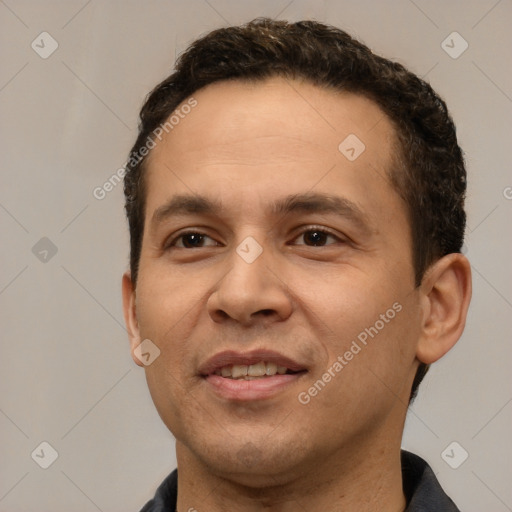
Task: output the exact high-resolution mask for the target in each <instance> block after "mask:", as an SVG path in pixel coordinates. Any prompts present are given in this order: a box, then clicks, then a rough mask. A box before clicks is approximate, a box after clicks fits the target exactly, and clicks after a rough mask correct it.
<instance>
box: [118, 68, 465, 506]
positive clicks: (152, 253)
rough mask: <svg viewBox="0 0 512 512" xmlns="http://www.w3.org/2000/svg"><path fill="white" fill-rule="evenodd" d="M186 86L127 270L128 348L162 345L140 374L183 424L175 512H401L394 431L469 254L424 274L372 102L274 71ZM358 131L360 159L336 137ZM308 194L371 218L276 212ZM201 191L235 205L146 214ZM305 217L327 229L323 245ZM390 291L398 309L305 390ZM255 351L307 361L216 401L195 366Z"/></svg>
mask: <svg viewBox="0 0 512 512" xmlns="http://www.w3.org/2000/svg"><path fill="white" fill-rule="evenodd" d="M194 98H195V99H196V100H197V103H198V104H197V106H196V107H195V108H194V109H193V110H192V111H191V112H190V113H189V114H188V115H187V116H186V117H185V118H184V119H183V120H181V121H180V123H179V124H178V125H176V126H175V127H174V129H173V130H172V131H170V132H169V134H168V135H166V136H165V137H164V139H163V140H162V141H161V142H159V143H158V145H157V146H156V147H155V148H154V149H153V150H152V152H151V154H150V157H149V160H148V162H147V163H148V167H147V175H146V180H147V181H146V183H147V203H146V219H145V230H144V238H143V244H142V253H141V259H140V268H139V275H138V281H137V285H136V288H134V286H133V283H132V282H131V279H130V274H129V273H128V272H127V273H126V274H125V275H124V276H123V299H124V313H125V320H126V325H127V328H128V331H129V335H130V343H131V350H132V357H133V359H134V361H135V362H136V363H137V364H138V365H139V366H143V365H142V363H141V362H140V360H139V359H138V358H137V357H136V355H135V354H134V351H135V349H136V348H137V346H138V345H139V344H140V342H141V341H142V340H144V339H150V340H151V341H152V342H153V343H154V344H155V345H156V346H158V348H159V349H160V351H161V353H160V356H159V357H158V358H157V359H155V360H154V362H153V363H152V364H150V365H149V366H146V367H145V372H146V377H147V382H148V386H149V389H150V392H151V395H152V398H153V400H154V403H155V405H156V407H157V410H158V412H159V414H160V416H161V418H162V420H163V421H164V423H165V424H166V425H167V427H168V428H169V429H170V430H171V431H172V433H173V434H174V436H175V437H176V454H177V461H178V471H179V488H178V510H179V511H187V510H189V509H190V508H194V509H197V510H199V511H200V510H208V511H211V512H216V511H219V512H220V511H221V510H239V511H251V512H252V511H260V510H265V511H272V512H287V511H292V510H294V511H295V510H297V509H299V510H301V509H304V510H309V511H313V512H315V511H324V512H325V511H335V510H336V511H339V510H343V511H345V512H351V511H358V512H361V511H366V510H368V511H370V510H381V511H384V512H386V511H395V512H396V511H400V510H403V509H404V508H405V498H404V496H403V493H402V478H401V467H400V441H401V437H402V431H403V426H404V421H405V415H406V412H407V405H408V398H409V393H410V389H411V386H412V381H413V378H414V374H415V372H416V368H417V366H418V364H419V362H420V361H421V362H424V363H432V362H434V361H436V360H437V359H439V358H440V357H442V356H443V355H444V354H445V353H446V352H447V351H448V350H449V349H450V348H451V347H452V346H453V345H454V344H455V343H456V341H457V340H458V339H459V337H460V335H461V333H462V331H463V328H464V323H465V318H466V312H467V309H468V304H469V300H470V295H471V276H470V266H469V263H468V261H467V259H466V258H465V257H464V256H463V255H461V254H452V255H448V256H445V257H444V258H441V259H440V260H438V261H437V262H436V263H435V264H434V265H432V266H431V267H430V269H429V270H428V272H427V273H426V275H425V277H424V279H423V282H422V284H421V286H420V287H418V288H415V287H414V269H413V266H412V246H411V228H410V225H409V221H408V217H407V212H406V208H405V205H404V203H403V201H402V200H401V198H400V196H399V195H398V193H397V192H396V190H395V189H394V188H393V187H392V186H391V185H390V182H389V179H388V178H387V172H388V170H389V169H390V168H391V166H392V165H393V154H394V153H393V152H394V149H393V148H394V146H393V144H394V141H395V133H394V128H393V126H392V124H391V122H390V121H389V120H388V119H387V118H386V116H385V115H384V114H383V112H382V111H381V110H380V109H379V107H378V106H377V105H375V104H374V103H373V102H372V101H370V100H368V99H365V98H363V97H360V96H358V95H354V94H348V93H343V94H342V93H339V92H333V91H328V90H325V89H323V88H319V87H317V86H314V85H311V84H308V83H304V82H299V81H290V80H284V79H281V78H272V79H268V80H266V81H264V82H258V83H252V84H249V83H242V82H238V81H234V82H221V83H216V84H212V85H210V86H208V87H206V88H204V89H202V90H200V91H198V92H196V93H195V94H194ZM349 134H356V135H357V137H358V138H359V139H360V140H362V141H363V143H364V144H365V147H366V149H365V151H364V152H363V153H362V154H361V155H360V156H359V157H358V158H357V159H356V160H354V161H352V162H351V161H349V160H348V159H347V158H346V157H345V156H344V155H343V154H342V153H341V152H340V151H339V150H338V145H339V144H340V142H341V141H343V140H344V139H345V137H347V135H349ZM312 192H314V193H323V194H330V195H336V196H340V197H343V198H345V199H347V200H349V201H351V203H353V204H354V205H356V206H357V208H358V209H359V210H360V212H361V215H362V218H363V219H364V223H359V222H357V221H356V220H355V219H354V218H353V217H352V216H350V215H346V214H344V215H339V216H338V215H335V214H333V213H323V212H318V211H310V212H295V213H293V214H289V215H274V214H272V213H271V212H270V210H269V204H270V203H271V202H272V201H275V200H278V199H280V198H282V197H285V196H288V195H290V194H301V193H312ZM191 193H193V194H196V195H202V196H207V197H212V198H214V199H220V200H222V203H223V206H224V208H225V209H224V210H223V211H222V213H221V214H220V215H207V214H203V213H192V214H187V215H184V216H179V217H171V218H166V219H165V220H164V221H163V222H160V223H156V224H153V223H152V219H153V216H154V213H155V211H156V210H157V209H158V208H160V207H161V206H162V205H164V204H165V203H166V202H167V201H169V199H171V198H172V197H173V196H174V195H176V194H191ZM311 226H316V228H317V229H321V230H324V231H328V232H329V236H327V237H324V238H322V241H321V242H319V245H314V242H312V237H311V231H306V230H307V229H313V231H314V227H313V228H312V227H311ZM189 228H190V229H192V230H193V231H195V232H199V233H203V234H205V235H207V236H206V237H205V238H204V239H203V242H202V243H201V244H200V245H199V246H198V247H191V248H190V245H188V248H187V246H186V245H185V244H186V243H187V242H190V237H189V238H186V237H185V239H184V238H183V237H182V238H178V239H177V242H176V243H177V245H174V246H172V245H171V246H170V247H169V242H170V241H172V240H173V239H175V238H176V237H179V235H180V234H183V232H184V230H185V229H189ZM301 230H303V231H302V233H301ZM304 231H306V232H304ZM331 234H332V235H333V236H331ZM248 236H250V237H253V238H254V239H255V240H256V241H257V242H258V243H259V245H260V246H261V247H262V249H263V252H262V253H261V255H260V256H259V257H258V258H257V259H256V260H255V261H254V262H252V263H250V264H249V263H247V262H246V261H245V260H244V259H243V258H241V257H240V256H239V254H238V253H237V252H236V249H237V247H238V246H239V245H240V243H241V242H242V241H243V240H244V239H245V238H246V237H248ZM313 240H317V239H315V238H314V237H313ZM395 303H398V304H399V305H400V306H401V307H402V309H401V311H400V312H399V313H397V314H396V316H395V317H394V318H393V319H392V320H389V321H388V322H387V323H385V326H384V327H383V328H382V329H381V330H380V331H379V332H378V335H376V336H375V337H374V338H373V339H372V338H369V341H368V343H367V345H366V346H362V347H363V348H362V349H361V350H360V352H359V353H357V355H355V356H354V357H353V359H351V360H350V361H347V364H346V365H345V366H344V367H343V369H342V370H341V371H339V372H337V373H335V375H336V376H335V377H333V378H332V379H331V380H330V382H328V384H326V385H325V387H323V389H321V391H320V392H318V393H317V394H316V396H314V397H312V398H311V400H310V401H309V403H307V404H306V405H304V404H302V403H300V402H299V400H298V395H299V393H301V392H304V391H307V390H308V389H309V388H310V387H311V386H313V385H314V383H315V382H316V381H318V379H321V378H322V375H323V374H324V373H325V372H326V370H327V369H328V368H330V367H331V368H332V365H333V363H334V362H335V361H336V360H337V358H338V356H340V355H341V356H343V354H345V352H346V351H347V350H349V348H350V346H351V343H352V342H353V340H356V339H357V336H358V334H360V333H361V332H363V331H364V329H365V328H369V327H370V326H374V325H375V324H376V321H377V320H379V318H380V315H381V314H385V313H386V311H387V310H389V309H390V308H391V307H392V305H393V304H395ZM255 348H270V349H273V350H277V351H278V352H280V353H282V354H284V355H286V356H288V357H290V358H292V359H294V360H295V361H298V362H300V363H301V364H302V365H303V366H304V367H305V368H306V369H307V372H305V373H304V374H302V375H301V376H300V378H298V379H296V380H295V381H293V382H292V383H291V384H290V385H288V386H287V387H285V388H283V389H282V390H281V391H280V392H279V393H277V394H275V395H273V396H272V397H270V398H268V399H263V400H252V401H249V400H247V401H234V400H228V399H225V398H222V397H219V396H218V395H216V394H215V393H214V392H213V391H212V389H211V386H209V385H208V384H207V383H206V381H205V379H203V378H202V377H201V376H199V375H198V368H199V366H200V365H201V364H203V363H204V362H205V361H206V360H207V359H208V358H210V357H211V356H213V355H214V354H216V353H218V352H221V351H223V350H238V351H246V350H252V349H255Z"/></svg>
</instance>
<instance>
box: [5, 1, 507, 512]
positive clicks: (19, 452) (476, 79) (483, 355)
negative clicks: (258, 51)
mask: <svg viewBox="0 0 512 512" xmlns="http://www.w3.org/2000/svg"><path fill="white" fill-rule="evenodd" d="M261 15H266V16H270V17H278V18H282V19H288V20H299V19H304V18H314V19H317V20H322V21H326V22H328V23H331V24H334V25H337V26H339V27H341V28H344V29H346V30H348V31H349V32H351V33H352V34H353V35H355V36H357V37H359V38H360V39H362V40H363V41H364V42H365V43H367V44H368V45H369V46H370V47H371V48H372V49H374V50H375V51H377V52H379V53H382V54H384V55H386V56H388V57H390V58H393V59H396V60H398V61H400V62H402V63H404V64H406V65H407V66H409V67H410V68H411V69H412V70H413V71H414V72H416V73H417V74H419V75H420V76H424V77H426V78H427V79H428V80H429V81H430V82H431V84H432V85H433V86H434V88H435V89H436V90H437V91H438V92H439V93H440V94H441V95H442V96H443V97H444V98H445V99H446V101H447V102H448V105H449V106H450V108H451V112H452V114H453V117H454V119H455V121H456V124H457V127H458V134H459V137H460V143H461V145H462V147H463V148H464V149H465V151H466V159H467V166H468V172H469V195H468V213H469V219H468V232H467V241H466V245H465V251H467V255H468V257H469V258H470V260H471V263H472V267H473V276H474V297H473V301H472V304H471V308H470V315H469V321H468V325H467V328H466V331H465V333H464V335H463V337H462V339H461V340H460V342H459V343H458V344H457V346H456V347H455V348H454V349H453V351H451V352H450V353H449V354H448V355H447V356H446V357H445V358H444V359H443V360H442V361H440V362H439V363H438V364H436V365H435V366H434V367H433V368H432V370H431V372H430V374H429V375H428V377H427V378H426V381H425V382H424V384H423V385H422V389H421V391H420V395H419V398H418V399H417V401H416V403H415V404H414V406H413V407H412V409H411V411H410V413H409V416H408V420H407V424H406V431H405V435H404V441H403V446H404V447H405V448H407V449H410V450H412V451H414V452H416V453H418V454H419V455H421V456H423V457H424V458H426V459H427V460H428V461H429V462H430V464H431V465H432V467H433V468H434V470H435V472H436V473H437V474H438V477H439V479H440V480H441V482H442V483H443V486H444V487H445V489H446V490H447V492H448V493H449V494H450V495H451V496H452V497H453V499H454V500H455V502H456V503H457V504H458V505H459V507H460V508H461V509H462V510H464V511H484V510H485V511H492V512H502V511H506V510H512V496H511V491H510V482H509V478H510V474H511V473H512V471H511V470H512V467H511V462H510V461H511V460H512V450H511V446H510V441H509V439H510V426H511V418H512V404H511V403H510V402H511V401H512V387H511V381H510V362H511V352H512V344H511V343H510V333H511V329H510V326H511V320H510V319H511V317H512V293H511V289H512V286H511V277H512V266H511V265H510V260H511V253H512V247H511V240H512V238H511V237H510V227H509V226H510V219H511V210H512V200H511V198H512V188H510V187H512V175H511V165H510V162H511V159H510V157H509V153H510V132H511V123H510V121H511V113H512V90H511V82H512V80H511V79H512V73H511V60H510V48H512V41H511V32H512V30H511V21H512V2H511V0H501V1H496V0H482V1H476V0H473V1H449V2H445V1H441V0H439V1H426V0H415V1H414V2H413V1H407V0H396V1H392V2H380V1H373V2H370V1H357V2H356V1H350V2H349V1H323V2H322V1H315V2H313V1H304V0H302V1H301V0H294V1H291V2H290V0H282V1H281V0H271V1H260V2H248V1H243V2H237V1H234V0H209V1H205V0H192V1H187V2H185V1H174V2H173V1H163V0H162V1H156V0H153V1H144V2H143V1H142V0H140V1H124V2H121V1H112V2H106V1H100V0H92V1H86V0H73V1H64V0H61V1H57V0H51V1H50V0H47V1H45V2H40V1H35V0H33V1H23V0H4V1H1V0H0V17H1V24H0V34H1V35H0V38H1V45H0V48H1V49H0V52H1V58H2V66H1V68H0V108H1V114H0V116H1V117H0V119H1V121H0V123H1V144H2V148H1V161H2V168H1V169H2V170H1V172H2V187H1V188H0V227H1V230H2V231H1V232H2V263H1V266H0V314H1V320H2V323H1V326H2V328H1V341H2V347H1V357H0V386H1V387H0V389H1V397H0V431H1V439H2V441H1V445H0V460H1V461H2V469H1V476H0V511H9V512H15V511H23V512H31V511H45V510H52V511H54V512H59V511H69V510H72V511H84V512H88V511H92V512H94V511H97V510H100V511H103V512H115V511H119V512H120V511H127V510H138V509H139V508H140V506H142V504H143V503H144V502H145V501H146V500H147V499H149V497H150V496H151V495H152V494H153V492H154V489H155V487H156V485H157V484H158V483H159V482H160V481H161V480H162V479H163V478H164V476H165V475H167V473H168V472H169V471H170V470H171V469H173V468H174V467H175V456H174V445H173V438H172V436H171V434H170V433H169V432H168V431H167V430H166V428H165V427H164V425H163V424H162V423H161V421H160V419H159V417H158V415H157V413H156V411H155V410H154V407H153V404H152V402H151V399H150V396H149V393H148V391H147V388H146V383H145V379H144V372H143V370H142V369H141V368H139V367H137V366H135V364H134V363H133V362H132V360H131V358H130V355H129V346H128V340H127V335H126V332H125V329H124V326H123V320H122V310H121V297H120V284H121V280H120V278H121V274H122V272H123V271H124V270H125V269H126V267H127V264H128V235H127V228H126V224H125V220H124V217H123V195H122V185H118V186H117V187H115V188H114V190H112V191H111V192H110V193H108V194H107V196H106V197H105V198H104V199H103V200H98V199H96V198H95V197H94V196H93V191H94V189H95V188H96V187H99V186H101V185H102V184H103V183H104V182H105V181H106V180H107V179H108V178H109V177H110V176H111V175H112V174H114V173H115V172H116V170H117V169H119V168H120V167H121V166H122V165H123V164H124V162H125V160H126V156H127V153H128V151H129V149H130V147H131V144H132V142H133V141H134V139H135V136H136V125H137V115H138V110H139V108H140V106H141V103H142V101H143V98H144V96H145V94H146V93H147V92H148V91H149V90H150V89H151V88H152V87H153V86H154V85H155V84H156V83H157V82H158V81H160V80H161V79H163V78H164V77H165V76H166V75H167V74H168V73H169V72H170V71H171V69H172V65H173V62H174V58H175V55H176V53H179V52H180V51H182V50H183V49H184V48H185V47H186V46H187V44H188V43H189V42H191V40H193V39H194V38H196V37H197V36H199V35H200V34H202V33H204V32H206V31H209V30H211V29H213V28H217V27H219V26H224V25H227V24H237V23H242V22H246V21H248V20H250V19H252V18H254V17H256V16H261ZM43 31H47V32H48V33H50V34H51V36H52V37H53V38H54V39H55V40H56V41H57V42H58V45H59V46H58V48H57V50H56V51H55V52H54V53H53V54H52V55H51V56H49V57H48V58H46V59H43V58H41V57H40V56H39V54H38V53H36V51H34V50H33V49H32V47H31V43H32V41H34V40H35V42H36V43H38V44H39V46H40V47H42V46H44V50H45V51H47V50H48V49H49V48H50V43H49V40H48V39H45V42H44V43H41V38H40V37H38V36H39V34H40V33H41V32H43ZM453 31H457V32H458V33H459V34H460V35H461V36H462V37H463V38H464V40H465V41H467V43H468V44H469V47H468V49H467V50H466V51H465V52H464V53H462V54H461V55H460V56H459V57H458V58H452V57H451V56H450V55H448V54H447V53H446V52H445V51H444V49H443V48H442V46H441V43H442V42H443V41H444V40H445V39H446V38H447V36H448V35H449V34H451V33H452V32H453ZM44 37H47V36H44ZM445 44H446V43H445ZM448 44H449V45H451V46H454V49H452V52H453V51H457V50H460V49H461V48H462V47H461V44H463V42H462V41H461V40H460V39H459V40H453V42H451V40H450V39H448ZM39 50H40V51H42V50H43V48H39ZM43 237H47V238H48V239H50V240H51V242H52V243H53V244H54V246H55V247H56V248H57V253H56V254H54V255H53V254H52V251H51V247H50V246H49V245H48V241H42V242H39V245H36V244H37V243H38V241H39V240H40V239H41V238H43ZM35 245H36V248H35V249H33V247H34V246H35ZM45 250H48V251H49V252H48V253H44V251H45ZM45 258H46V260H45ZM41 259H42V260H43V261H41ZM42 441H46V442H48V443H50V445H51V446H52V447H53V448H54V449H55V450H56V451H57V452H58V458H57V459H56V460H55V461H54V462H53V464H52V465H51V466H50V467H48V469H43V468H41V467H40V466H39V465H38V463H39V464H41V463H44V462H45V461H46V462H50V461H51V460H50V459H51V453H50V451H49V450H48V449H47V448H46V451H44V450H45V448H44V447H43V452H41V448H38V447H39V445H40V443H41V442H42ZM453 441H457V442H458V443H459V445H460V446H461V447H462V449H464V450H465V451H467V452H468V453H469V457H468V459H467V460H466V461H465V462H464V463H463V464H461V465H460V466H459V467H458V468H457V469H452V468H451V467H450V466H449V465H448V464H447V462H445V461H446V460H448V459H446V456H445V458H444V459H443V457H442V455H441V454H442V452H443V451H444V450H445V448H446V447H447V446H448V445H449V444H450V443H452V442H453ZM34 450H35V452H34ZM33 452H34V453H35V455H34V457H33V458H32V457H31V453H33ZM43 453H44V455H43ZM448 453H449V454H450V455H451V462H452V464H453V463H454V462H457V461H458V462H460V460H461V458H462V455H463V453H464V452H462V450H461V448H459V447H456V448H455V450H454V451H453V452H451V451H448ZM37 454H38V455H39V456H37ZM36 461H37V462H38V463H36Z"/></svg>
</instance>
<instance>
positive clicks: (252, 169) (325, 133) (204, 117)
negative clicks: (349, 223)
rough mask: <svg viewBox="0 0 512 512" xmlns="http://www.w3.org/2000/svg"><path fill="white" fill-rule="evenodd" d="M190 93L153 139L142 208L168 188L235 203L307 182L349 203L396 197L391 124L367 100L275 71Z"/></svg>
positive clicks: (297, 189)
mask: <svg viewBox="0 0 512 512" xmlns="http://www.w3.org/2000/svg"><path fill="white" fill-rule="evenodd" d="M193 98H194V100H195V101H196V102H197V104H196V106H194V108H192V109H188V108H187V109H183V110H182V111H181V115H180V116H178V117H175V118H174V120H175V121H176V120H178V119H179V120H178V122H175V123H173V124H172V128H171V129H168V133H165V132H164V133H163V137H162V140H161V141H159V140H157V139H155V141H156V147H154V149H152V151H151V153H150V155H149V157H148V160H147V165H146V169H147V171H146V172H147V175H146V185H147V187H146V190H147V198H146V199H147V202H146V206H147V208H146V210H147V213H149V214H151V212H152V211H154V210H155V209H156V208H158V206H159V205H160V204H161V203H162V202H163V201H168V200H169V198H170V196H171V195H172V193H173V192H176V193H178V192H188V193H202V192H205V191H210V192H212V191H215V193H220V192H222V191H224V192H226V194H227V193H228V192H229V193H231V196H230V197H231V199H232V200H233V201H238V204H239V206H242V205H243V204H249V203H251V202H254V201H256V200H258V201H259V202H260V203H261V200H262V198H263V197H268V198H270V197H271V196H273V198H274V199H276V198H277V197H276V196H277V195H281V196H282V195H283V194H282V192H284V191H285V190H286V191H287V192H288V193H304V192H305V191H310V190H312V189H313V188H315V189H317V190H322V189H323V191H324V192H327V191H328V192H331V191H332V190H333V189H338V190H340V191H342V192H344V193H345V195H346V194H348V195H352V196H353V197H352V200H353V202H355V203H358V202H359V201H360V200H361V199H364V198H365V196H366V199H372V195H373V196H375V197H373V200H375V199H376V196H378V195H380V196H382V195H383V194H384V195H385V194H387V195H389V196H391V200H392V201H395V202H396V201H399V198H398V194H397V193H396V191H395V190H394V189H393V188H392V187H391V185H390V184H389V179H388V171H389V169H390V167H391V165H392V161H393V147H394V142H395V132H394V128H393V126H392V124H391V122H390V121H389V119H388V118H387V116H386V115H385V114H384V113H383V111H382V110H381V109H380V108H379V107H378V106H377V105H376V104H375V103H374V102H373V101H371V100H369V99H367V98H365V97H362V96H360V95H357V94H352V93H347V92H339V91H334V90H328V89H325V88H322V87H318V86H315V85H312V84H310V83H307V82H300V81H296V80H289V79H284V78H278V77H276V78H271V79H268V80H265V81H258V82H241V81H225V82H219V83H214V84H212V85H210V86H207V87H205V88H204V89H201V90H199V91H197V92H196V93H194V94H193ZM185 111H186V112H187V113H186V114H183V112H185ZM176 112H178V113H180V107H179V108H178V109H177V111H176ZM168 128H169V126H168ZM347 151H348V152H347ZM354 155H355V157H356V158H353V157H354ZM349 157H350V158H349ZM341 189H344V190H341ZM226 199H227V197H226ZM379 204H380V202H379V201H377V204H376V205H374V206H375V208H374V209H375V210H378V209H379ZM252 206H256V203H255V202H254V203H253V204H252ZM388 206H389V205H388ZM380 207H381V208H383V207H384V205H382V204H380Z"/></svg>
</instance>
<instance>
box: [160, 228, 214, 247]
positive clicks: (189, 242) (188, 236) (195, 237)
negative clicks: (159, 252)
mask: <svg viewBox="0 0 512 512" xmlns="http://www.w3.org/2000/svg"><path fill="white" fill-rule="evenodd" d="M208 239H209V240H212V241H213V242H214V243H213V244H209V245H210V246H212V245H217V242H215V240H213V239H212V238H211V237H209V236H208V235H205V234H204V233H199V232H197V231H189V232H187V233H181V234H180V235H179V236H177V237H176V238H174V239H173V240H172V241H171V242H170V243H169V244H168V246H167V248H171V247H176V248H178V249H194V248H198V247H199V248H200V247H204V242H205V240H208ZM180 242H181V243H180Z"/></svg>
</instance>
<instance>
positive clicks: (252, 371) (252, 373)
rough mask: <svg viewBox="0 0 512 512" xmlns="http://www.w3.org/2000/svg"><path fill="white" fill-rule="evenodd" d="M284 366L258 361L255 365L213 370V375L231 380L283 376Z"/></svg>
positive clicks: (231, 366)
mask: <svg viewBox="0 0 512 512" xmlns="http://www.w3.org/2000/svg"><path fill="white" fill-rule="evenodd" d="M286 370H287V368H286V366H277V364H275V363H266V362H265V361H260V362H259V363H256V364H251V365H245V364H234V365H229V366H223V367H222V368H220V369H219V370H215V375H222V376H223V377H231V378H232V379H244V378H247V377H263V376H264V375H275V374H276V373H279V374H280V375H284V374H285V373H286Z"/></svg>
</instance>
